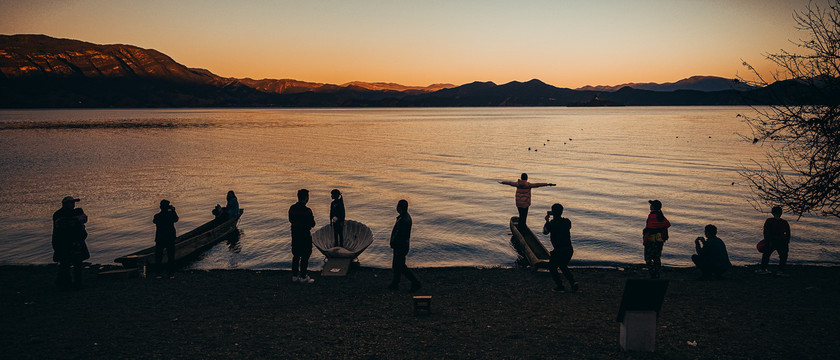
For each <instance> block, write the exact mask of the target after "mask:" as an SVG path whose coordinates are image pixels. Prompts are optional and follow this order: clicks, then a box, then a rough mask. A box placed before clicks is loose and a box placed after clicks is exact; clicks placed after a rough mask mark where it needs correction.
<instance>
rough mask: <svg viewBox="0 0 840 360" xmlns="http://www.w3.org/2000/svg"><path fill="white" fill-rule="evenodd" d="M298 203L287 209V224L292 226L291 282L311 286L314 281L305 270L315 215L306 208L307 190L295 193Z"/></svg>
mask: <svg viewBox="0 0 840 360" xmlns="http://www.w3.org/2000/svg"><path fill="white" fill-rule="evenodd" d="M297 198H298V201H297V202H296V203H294V204H293V205H292V206H291V207H289V222H290V223H291V224H292V282H298V283H301V284H311V283H314V282H315V279H313V278H311V277H309V275H308V274H307V271H306V268H307V267H308V266H309V257H310V256H311V255H312V234H311V233H310V232H309V231H310V230H312V228H314V227H315V215H313V214H312V209H310V208H308V207H307V206H306V203H308V202H309V190H306V189H300V190H298V192H297Z"/></svg>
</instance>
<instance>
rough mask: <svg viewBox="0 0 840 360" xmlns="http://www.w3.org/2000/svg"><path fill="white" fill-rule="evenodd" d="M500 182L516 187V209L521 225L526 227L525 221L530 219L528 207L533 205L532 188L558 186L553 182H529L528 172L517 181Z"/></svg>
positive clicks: (500, 182)
mask: <svg viewBox="0 0 840 360" xmlns="http://www.w3.org/2000/svg"><path fill="white" fill-rule="evenodd" d="M499 184H504V185H510V186H513V187H516V209H517V210H519V226H520V227H523V228H524V227H526V226H527V225H525V221H526V220H527V219H528V207H530V206H531V189H533V188H538V187H543V186H556V184H551V183H529V182H528V174H526V173H522V176H520V177H519V180H516V181H499Z"/></svg>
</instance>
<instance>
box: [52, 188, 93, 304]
mask: <svg viewBox="0 0 840 360" xmlns="http://www.w3.org/2000/svg"><path fill="white" fill-rule="evenodd" d="M78 201H79V199H77V198H74V197H72V196H67V197H65V198H64V199H62V200H61V209H58V210H57V211H56V212H55V213H53V217H52V219H53V232H52V247H53V261H55V262H57V263H58V276H57V277H56V279H55V283H56V285H57V286H58V287H59V288H60V289H62V290H69V289H80V288H81V287H82V261H84V260H87V259H89V258H90V252H89V251H88V248H87V244H85V239H86V238H87V230H86V229H85V223H87V221H88V217H87V215H85V212H84V210H82V208H77V207H76V203H77V202H78ZM71 268H72V274H71Z"/></svg>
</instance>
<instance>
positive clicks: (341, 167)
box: [0, 107, 840, 269]
mask: <svg viewBox="0 0 840 360" xmlns="http://www.w3.org/2000/svg"><path fill="white" fill-rule="evenodd" d="M750 111H751V110H750V109H749V108H740V107H640V108H633V107H626V108H435V109H302V110H298V109H294V110H292V109H188V110H180V109H177V110H171V109H167V110H147V109H142V110H31V111H29V110H24V111H21V110H4V111H0V148H2V149H3V151H2V152H0V206H2V208H3V209H6V211H5V213H4V215H3V216H2V217H0V230H2V232H1V233H0V264H42V263H49V262H50V261H51V254H52V250H51V247H50V232H51V215H52V213H53V211H55V210H56V209H58V208H59V207H60V200H61V198H62V197H64V196H66V195H73V196H77V197H80V198H81V199H82V201H81V202H80V203H79V206H80V207H82V208H83V209H84V210H85V212H86V213H87V214H88V216H89V217H90V221H89V223H88V225H87V229H88V232H89V237H88V240H87V242H88V246H89V247H90V250H91V259H90V260H89V261H91V262H93V263H102V264H105V263H111V262H113V260H114V259H115V258H117V257H119V256H121V255H125V254H128V253H130V252H133V251H135V250H138V249H141V248H144V247H147V246H150V245H152V244H153V238H154V225H153V224H152V216H153V215H154V214H155V212H156V210H157V204H158V202H159V201H160V200H161V199H163V198H166V199H169V200H170V201H172V204H173V205H174V206H176V207H177V209H178V212H179V214H180V216H181V221H180V222H179V223H177V224H176V228H177V229H178V233H179V234H180V233H182V232H186V231H188V230H190V229H193V228H195V227H197V226H199V225H201V224H202V223H204V222H206V221H208V220H209V219H210V218H211V214H210V211H211V209H212V208H213V206H214V205H215V204H217V203H221V204H222V205H224V201H225V193H226V192H227V191H228V190H231V189H232V190H234V191H236V193H237V195H238V197H239V201H240V204H241V206H242V207H243V208H245V209H246V213H245V215H244V216H243V217H242V220H241V222H240V225H239V228H240V230H241V231H242V235H241V237H240V240H239V241H238V242H237V243H235V244H227V243H225V242H222V243H220V244H219V245H217V246H215V247H214V248H212V249H210V250H209V251H207V252H206V253H205V254H204V255H203V256H202V257H201V258H200V259H199V260H197V261H196V262H194V263H193V264H191V265H190V266H191V267H193V268H200V269H219V268H225V269H227V268H247V269H273V268H289V267H290V261H291V259H290V258H291V255H290V237H289V225H288V219H287V214H288V208H289V206H290V205H291V204H292V203H294V202H295V193H296V191H297V189H300V188H307V189H309V190H310V191H311V200H310V203H309V206H310V207H311V208H312V210H313V211H314V213H315V220H316V222H317V223H318V226H317V227H316V229H317V228H320V226H322V225H325V224H327V223H328V213H329V203H330V197H329V191H330V190H331V189H333V188H338V189H341V191H342V192H343V193H344V198H345V206H346V209H347V214H348V219H353V220H357V221H361V222H363V223H365V224H367V225H368V226H370V227H371V229H372V230H373V232H374V235H375V241H374V243H373V245H372V246H371V247H370V248H369V249H368V250H367V251H365V252H364V253H363V254H362V255H361V256H360V261H361V262H362V264H364V265H367V266H374V267H389V266H390V255H391V251H390V248H389V247H388V236H389V234H390V230H391V227H392V226H393V223H394V218H395V216H396V211H395V209H394V208H395V205H396V203H397V201H398V200H399V199H403V198H404V199H407V200H408V202H409V204H410V206H409V212H410V213H411V214H412V217H413V219H414V229H413V232H412V239H411V243H412V252H411V254H410V256H409V266H450V265H465V266H497V265H502V266H510V265H513V263H514V260H515V259H516V252H515V251H514V250H513V249H512V248H511V246H510V242H509V240H510V231H509V228H508V222H509V219H510V217H511V216H514V215H516V208H515V206H514V196H513V195H514V188H512V187H509V186H505V185H500V184H498V183H497V181H499V180H515V179H516V178H518V176H519V174H520V173H522V172H527V173H528V174H529V175H530V180H531V181H533V182H554V183H556V184H557V186H556V187H548V188H539V189H535V190H534V191H533V204H532V206H531V212H530V216H529V220H530V221H529V224H530V225H531V227H532V229H534V230H535V232H538V231H539V229H541V224H542V217H543V216H544V215H545V211H546V210H548V208H549V207H550V206H551V204H552V203H555V202H560V203H562V204H563V205H564V206H565V207H566V213H565V214H564V215H565V216H566V217H568V218H570V219H571V220H572V224H573V226H572V240H573V244H574V246H575V257H574V259H573V262H572V264H573V265H598V264H604V263H621V264H636V263H642V262H643V254H642V246H641V229H642V227H643V226H644V222H645V218H646V216H647V213H648V203H647V200H648V199H660V200H662V202H663V203H664V208H663V210H664V213H665V215H666V216H667V217H668V218H669V220H670V221H671V223H672V224H673V226H672V228H671V240H670V241H668V243H667V244H666V245H665V250H664V254H663V262H664V263H665V264H666V265H671V266H687V265H689V264H690V262H691V260H690V255H691V254H692V253H693V252H694V245H693V240H694V238H695V237H697V236H700V235H702V233H703V226H705V225H706V224H709V223H712V224H715V225H717V227H718V229H719V232H720V233H719V235H720V237H721V238H722V239H723V240H724V241H725V242H726V244H727V247H728V249H729V253H730V257H731V258H732V260H733V262H734V263H736V264H749V263H756V262H757V261H758V259H759V254H758V252H756V250H755V243H756V242H757V241H758V240H760V238H761V226H762V224H763V222H764V219H765V218H766V217H767V214H764V213H760V212H758V211H756V210H755V209H753V208H752V207H751V206H750V205H749V203H748V201H747V197H748V195H749V189H748V188H747V187H746V186H745V184H744V181H743V180H742V179H741V178H740V177H739V175H738V170H739V169H740V168H741V164H746V165H750V164H751V159H757V160H760V159H762V158H763V156H764V155H763V152H764V151H765V150H767V149H766V147H765V148H762V147H760V146H758V145H751V144H749V143H748V142H745V141H743V140H742V139H741V138H740V137H739V135H738V133H744V134H746V133H748V129H747V127H746V125H745V124H743V123H742V122H740V120H739V119H738V118H736V115H737V114H738V113H747V112H750ZM529 148H531V150H529ZM788 219H789V220H791V225H792V228H793V240H792V244H791V262H792V263H808V264H810V263H820V264H827V263H828V264H837V263H840V246H838V244H839V243H840V241H838V240H840V239H838V230H840V221H838V220H835V219H826V218H810V217H809V218H803V219H801V220H799V221H798V222H795V221H793V220H795V218H790V217H788ZM542 239H543V241H544V243H546V244H549V243H548V238H547V237H542ZM549 248H550V245H549ZM322 259H323V257H322V256H321V255H320V253H318V252H317V250H316V251H315V252H314V253H313V259H312V266H314V267H316V268H319V267H320V265H321V263H322ZM774 261H775V260H774Z"/></svg>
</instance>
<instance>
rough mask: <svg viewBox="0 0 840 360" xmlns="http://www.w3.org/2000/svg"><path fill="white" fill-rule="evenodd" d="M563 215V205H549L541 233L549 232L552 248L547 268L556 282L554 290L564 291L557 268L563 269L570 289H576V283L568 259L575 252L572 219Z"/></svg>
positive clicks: (570, 258) (569, 259)
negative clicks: (549, 208) (549, 209)
mask: <svg viewBox="0 0 840 360" xmlns="http://www.w3.org/2000/svg"><path fill="white" fill-rule="evenodd" d="M561 215H563V205H560V204H554V205H551V211H549V212H548V214H547V215H546V216H545V225H543V234H551V246H553V247H554V250H552V251H551V260H550V261H549V263H548V270H549V271H550V272H551V277H552V278H553V279H554V282H555V283H556V284H557V287H555V288H554V291H559V292H565V291H566V288H564V287H563V280H562V279H561V278H560V274H558V273H557V268H560V271H563V275H564V276H565V277H566V280H568V281H569V285H570V286H571V287H572V291H577V289H578V283H577V282H575V277H574V276H573V275H572V272H571V271H570V270H569V261H571V260H572V255H573V254H574V253H575V251H574V249H572V234H571V229H572V221H571V220H569V219H567V218H564V217H561Z"/></svg>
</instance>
